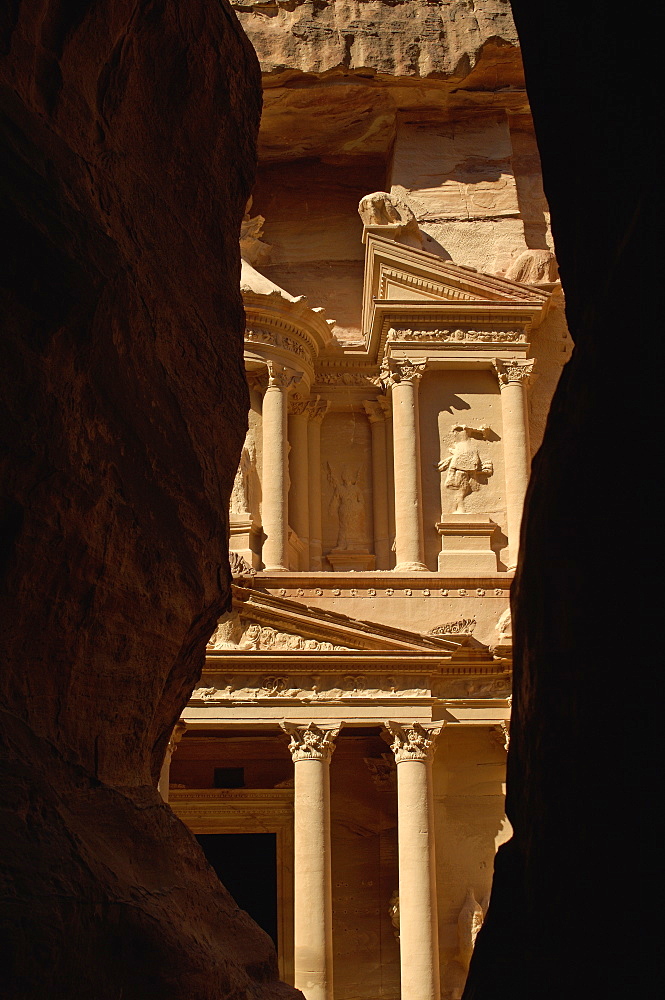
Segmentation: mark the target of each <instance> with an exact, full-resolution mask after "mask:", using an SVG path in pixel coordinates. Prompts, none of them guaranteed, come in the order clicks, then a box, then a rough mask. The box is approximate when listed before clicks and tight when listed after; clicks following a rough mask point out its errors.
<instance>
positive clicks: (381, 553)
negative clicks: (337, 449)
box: [363, 399, 390, 569]
mask: <svg viewBox="0 0 665 1000" xmlns="http://www.w3.org/2000/svg"><path fill="white" fill-rule="evenodd" d="M363 406H364V408H365V413H366V414H367V416H368V417H369V425H370V428H371V431H372V513H373V515H374V554H375V556H376V568H377V569H390V541H389V535H390V531H389V528H388V466H387V460H386V414H385V411H384V409H383V407H382V406H381V404H380V403H379V402H378V401H375V400H368V399H366V400H364V401H363Z"/></svg>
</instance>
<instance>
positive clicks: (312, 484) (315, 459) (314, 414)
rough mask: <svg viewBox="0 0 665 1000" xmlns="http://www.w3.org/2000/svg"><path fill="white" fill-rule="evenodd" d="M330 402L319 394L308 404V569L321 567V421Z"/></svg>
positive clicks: (319, 568)
mask: <svg viewBox="0 0 665 1000" xmlns="http://www.w3.org/2000/svg"><path fill="white" fill-rule="evenodd" d="M329 406H330V403H329V402H328V401H327V400H323V399H321V398H320V397H319V396H317V397H316V399H315V400H312V401H311V402H310V404H309V411H308V412H309V423H308V427H307V453H308V466H309V569H310V570H315V571H316V570H321V569H322V568H323V541H322V538H323V530H322V525H321V423H322V421H323V418H324V416H325V415H326V413H327V411H328V407H329Z"/></svg>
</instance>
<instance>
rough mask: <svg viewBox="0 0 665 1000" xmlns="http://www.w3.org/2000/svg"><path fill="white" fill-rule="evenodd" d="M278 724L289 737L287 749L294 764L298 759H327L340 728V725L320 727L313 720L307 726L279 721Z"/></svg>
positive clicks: (333, 747)
mask: <svg viewBox="0 0 665 1000" xmlns="http://www.w3.org/2000/svg"><path fill="white" fill-rule="evenodd" d="M280 726H281V727H282V729H283V730H284V732H285V733H287V735H288V736H290V737H291V742H290V743H289V750H290V752H291V758H292V760H293V763H294V764H296V763H297V762H298V761H299V760H323V761H329V760H330V758H331V757H332V753H333V750H334V749H335V739H336V737H337V735H338V734H339V731H340V729H341V726H335V727H334V728H333V729H320V728H319V727H318V726H317V725H316V724H315V723H314V722H310V723H309V724H308V725H307V726H296V725H295V724H294V723H292V722H280Z"/></svg>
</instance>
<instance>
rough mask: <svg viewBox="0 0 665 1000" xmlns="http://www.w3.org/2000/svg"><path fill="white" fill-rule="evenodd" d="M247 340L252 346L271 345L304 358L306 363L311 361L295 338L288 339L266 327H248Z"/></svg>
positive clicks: (246, 331) (246, 330)
mask: <svg viewBox="0 0 665 1000" xmlns="http://www.w3.org/2000/svg"><path fill="white" fill-rule="evenodd" d="M245 340H246V341H248V342H249V343H250V344H254V343H257V344H270V346H271V347H281V348H282V349H283V350H285V351H290V353H291V354H297V355H298V357H300V358H304V359H305V360H306V361H309V360H310V355H309V354H308V352H307V351H306V350H305V348H304V347H303V346H302V344H300V343H299V342H298V341H297V340H295V338H293V337H287V336H286V335H285V334H283V333H278V332H277V331H276V330H267V329H266V328H265V327H259V326H252V327H247V328H246V329H245Z"/></svg>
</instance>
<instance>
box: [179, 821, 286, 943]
mask: <svg viewBox="0 0 665 1000" xmlns="http://www.w3.org/2000/svg"><path fill="white" fill-rule="evenodd" d="M196 839H197V840H198V842H199V844H200V845H201V847H202V848H203V853H204V854H205V856H206V858H207V859H208V861H209V862H210V864H211V865H212V867H213V868H214V869H215V871H216V872H217V875H218V877H219V881H220V882H221V883H222V884H223V885H224V886H226V888H227V889H228V890H229V892H230V893H231V895H232V896H233V898H234V899H235V901H236V903H237V904H238V906H239V907H240V908H241V909H243V910H246V911H247V913H249V915H250V917H252V918H253V919H254V920H255V921H256V922H257V924H258V925H259V927H262V928H263V930H264V931H266V933H268V934H269V935H270V937H271V938H272V939H273V941H274V942H275V947H277V835H276V834H275V833H202V834H199V836H198V837H197V838H196Z"/></svg>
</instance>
